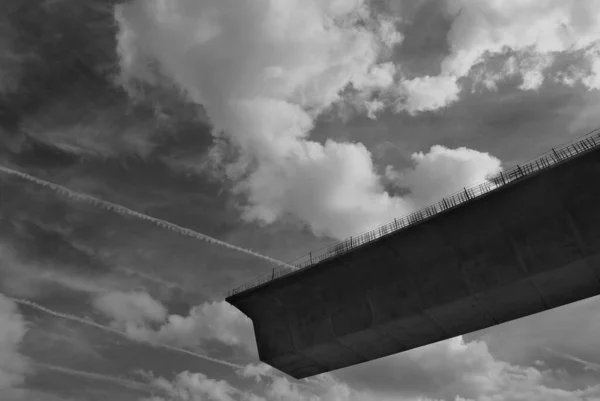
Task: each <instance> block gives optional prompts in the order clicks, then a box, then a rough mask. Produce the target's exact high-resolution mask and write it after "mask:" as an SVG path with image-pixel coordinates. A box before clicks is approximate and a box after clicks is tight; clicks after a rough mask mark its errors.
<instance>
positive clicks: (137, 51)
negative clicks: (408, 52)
mask: <svg viewBox="0 0 600 401" xmlns="http://www.w3.org/2000/svg"><path fill="white" fill-rule="evenodd" d="M116 17H117V20H118V22H119V27H120V33H119V37H118V39H119V52H120V55H121V81H122V82H123V83H124V84H125V85H126V86H128V85H129V87H131V85H133V84H134V83H135V82H140V81H141V82H145V83H147V84H151V85H167V86H169V85H172V84H174V85H176V86H177V87H178V88H180V89H181V91H183V92H184V93H185V95H186V96H187V97H188V98H189V99H191V100H192V101H195V102H197V103H200V104H202V105H203V107H204V108H205V109H206V111H207V114H208V116H209V117H210V119H211V121H212V124H213V125H214V132H215V135H217V133H221V132H225V133H226V135H227V136H228V139H229V140H230V142H231V144H232V146H234V147H235V148H236V149H237V150H238V151H239V154H240V157H239V159H237V160H236V161H235V162H233V163H230V164H229V165H228V167H227V168H226V169H225V171H226V173H225V175H226V177H227V178H229V179H231V180H232V181H233V183H234V185H233V188H232V192H233V193H234V194H236V195H238V196H239V197H240V199H242V201H241V209H242V216H243V218H244V219H246V220H247V221H258V222H260V223H266V224H269V223H272V222H274V221H276V220H278V219H282V218H286V217H290V216H291V217H292V218H293V219H296V220H298V221H300V222H302V223H304V224H306V225H308V226H309V227H310V228H311V229H312V231H313V232H314V233H315V234H316V235H327V236H331V237H336V238H344V237H346V236H348V235H352V234H355V233H357V232H360V231H364V230H365V229H367V228H369V227H373V226H376V225H378V224H381V223H384V222H386V221H388V220H390V219H392V218H393V217H395V216H397V215H401V214H404V213H406V212H408V211H409V210H410V208H409V203H408V202H406V201H405V200H404V199H402V198H400V197H396V196H392V195H390V194H389V193H388V192H386V191H385V189H384V188H383V186H382V183H381V178H382V177H381V176H380V175H379V174H378V172H377V169H376V166H375V165H374V164H373V160H372V157H371V153H370V152H369V151H368V150H367V149H366V148H365V147H364V146H363V145H362V144H359V143H347V142H345V143H340V142H335V141H332V140H328V141H326V142H325V143H320V142H316V141H313V140H310V139H309V135H310V132H311V130H312V129H313V126H314V120H315V118H316V117H317V116H318V115H320V114H321V113H323V112H325V111H327V110H329V109H330V108H331V107H332V105H334V104H335V103H336V102H340V101H346V100H348V98H347V93H351V94H353V95H348V96H350V97H351V98H352V100H351V101H354V102H356V101H358V102H359V103H361V104H363V106H362V107H364V109H366V110H368V112H369V113H370V114H371V115H375V114H376V113H377V112H378V111H380V110H382V109H383V108H385V107H387V106H389V105H391V104H394V105H395V106H396V108H397V109H404V110H408V111H410V112H417V111H423V110H431V109H435V108H438V107H440V105H441V104H443V103H445V102H448V101H452V100H454V99H456V96H457V93H458V86H457V84H456V80H455V79H454V78H452V77H450V76H449V77H447V78H439V77H424V78H415V79H411V80H407V81H398V79H397V75H398V74H399V71H398V70H397V68H396V66H395V65H394V64H392V63H390V62H388V61H386V60H385V55H386V53H389V50H390V48H391V47H393V46H394V45H396V44H398V43H400V42H401V41H402V35H401V34H400V33H399V32H397V31H396V28H395V21H394V19H393V18H391V17H384V16H381V15H378V14H377V13H376V12H374V11H373V10H370V9H369V7H368V3H367V2H365V1H363V0H336V1H333V0H328V1H316V0H311V1H298V0H285V1H278V2H268V1H258V2H251V3H245V2H238V1H235V0H227V1H223V0H219V1H216V0H215V1H211V0H205V1H191V0H179V1H175V2H166V1H161V0H152V1H133V2H130V3H128V4H124V5H122V6H119V7H118V8H117V13H116ZM347 88H352V89H351V90H350V91H349V92H348V91H346V89H347ZM376 93H381V94H382V99H383V100H377V97H373V96H374V95H375V94H376Z"/></svg>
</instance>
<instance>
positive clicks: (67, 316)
mask: <svg viewBox="0 0 600 401" xmlns="http://www.w3.org/2000/svg"><path fill="white" fill-rule="evenodd" d="M6 297H7V298H9V299H11V300H12V301H14V302H16V303H18V304H21V305H27V306H29V307H31V308H34V309H37V310H39V311H42V312H44V313H47V314H49V315H52V316H54V317H58V318H61V319H66V320H71V321H73V322H77V323H81V324H84V325H87V326H91V327H95V328H97V329H100V330H103V331H106V332H109V333H113V334H117V335H119V336H121V337H124V338H126V339H128V340H131V341H139V342H141V343H143V344H147V345H150V346H153V347H158V348H163V349H168V350H170V351H175V352H179V353H182V354H186V355H190V356H193V357H196V358H200V359H204V360H207V361H210V362H215V363H219V364H221V365H225V366H228V367H230V368H234V369H243V368H244V366H243V365H238V364H235V363H231V362H227V361H223V360H221V359H217V358H212V357H210V356H207V355H202V354H198V353H196V352H193V351H189V350H186V349H184V348H179V347H175V346H172V345H168V344H163V343H159V342H154V341H143V340H134V339H132V338H131V337H130V336H128V335H127V333H125V332H123V331H121V330H117V329H114V328H112V327H109V326H105V325H103V324H100V323H96V322H94V321H93V320H91V319H83V318H80V317H77V316H74V315H70V314H68V313H61V312H57V311H54V310H52V309H48V308H46V307H44V306H42V305H39V304H36V303H35V302H31V301H28V300H26V299H20V298H13V297H9V296H6Z"/></svg>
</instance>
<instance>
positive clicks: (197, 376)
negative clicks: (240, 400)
mask: <svg viewBox="0 0 600 401" xmlns="http://www.w3.org/2000/svg"><path fill="white" fill-rule="evenodd" d="M152 384H153V385H154V386H155V387H156V388H157V389H160V390H161V391H162V392H164V393H166V394H167V397H168V398H161V397H154V398H151V399H145V400H146V401H149V400H155V401H159V400H171V399H172V400H176V399H185V400H204V399H207V400H211V401H234V400H235V399H236V398H237V397H235V398H234V396H236V395H238V394H241V392H240V391H239V390H238V389H236V388H235V387H233V386H232V385H230V384H229V383H228V382H227V381H225V380H214V379H211V378H209V377H207V376H206V375H204V374H202V373H190V372H187V371H186V372H181V373H179V374H178V375H177V376H176V377H175V379H174V380H173V382H170V381H168V380H166V379H164V378H162V377H158V378H153V380H152Z"/></svg>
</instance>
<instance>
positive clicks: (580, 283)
mask: <svg viewBox="0 0 600 401" xmlns="http://www.w3.org/2000/svg"><path fill="white" fill-rule="evenodd" d="M599 205H600V132H599V131H597V130H596V131H593V132H591V133H589V134H587V135H586V136H584V137H582V138H580V139H579V140H577V141H576V142H572V143H570V144H566V145H563V146H561V147H560V148H555V149H552V150H551V151H549V152H548V153H546V154H544V155H542V156H541V157H539V158H537V159H535V160H533V161H531V162H528V163H525V164H522V165H518V166H515V167H514V168H512V169H510V170H508V171H506V172H503V173H501V174H499V175H497V176H494V177H491V178H489V179H488V180H487V181H485V182H484V183H482V184H479V185H476V186H474V187H470V188H464V189H463V190H462V191H460V192H458V193H456V194H454V195H452V196H449V197H447V198H444V199H442V200H441V201H440V202H438V203H437V204H435V205H431V206H429V207H427V208H425V209H423V210H420V211H418V212H415V213H412V214H410V215H408V216H404V217H402V218H398V219H395V220H394V221H392V222H390V223H388V224H386V225H384V226H381V227H378V228H377V229H375V230H371V231H368V232H366V233H363V234H361V235H359V236H355V237H351V238H348V239H347V240H345V241H343V242H341V243H339V244H336V245H333V246H329V247H326V248H323V249H320V250H318V251H314V252H311V253H310V254H308V255H306V256H304V257H302V258H301V259H299V260H297V261H295V262H291V263H290V264H286V265H282V266H278V267H276V268H274V269H272V270H271V271H269V272H268V274H265V275H264V276H261V277H259V278H258V279H256V280H254V281H253V282H251V283H248V284H245V285H243V286H241V287H238V288H236V289H234V290H232V291H231V292H230V293H229V294H228V297H227V298H226V300H227V302H229V303H230V304H231V305H233V306H235V307H237V308H238V309H239V310H240V311H242V312H243V313H244V314H245V315H246V316H248V317H249V318H250V319H252V322H253V324H254V332H255V335H256V341H257V346H258V352H259V358H260V360H261V361H263V362H265V363H267V364H269V365H271V366H273V367H275V368H276V369H278V370H280V371H282V372H284V373H287V374H288V375H290V376H292V377H294V378H296V379H301V378H305V377H309V376H313V375H316V374H320V373H324V372H330V371H333V370H336V369H340V368H343V367H347V366H351V365H355V364H359V363H363V362H366V361H371V360H374V359H377V358H381V357H384V356H388V355H392V354H395V353H398V352H403V351H406V350H410V349H413V348H416V347H420V346H423V345H427V344H431V343H434V342H437V341H441V340H445V339H448V338H452V337H455V336H458V335H462V334H466V333H469V332H473V331H476V330H480V329H483V328H486V327H490V326H494V325H497V324H500V323H503V322H507V321H510V320H513V319H518V318H521V317H524V316H528V315H531V314H535V313H539V312H542V311H545V310H548V309H552V308H556V307H558V306H562V305H565V304H568V303H571V302H575V301H579V300H582V299H585V298H588V297H592V296H595V295H598V294H600V206H599Z"/></svg>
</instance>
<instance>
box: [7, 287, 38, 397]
mask: <svg viewBox="0 0 600 401" xmlns="http://www.w3.org/2000/svg"><path fill="white" fill-rule="evenodd" d="M26 332H27V326H26V324H25V321H24V320H23V317H22V316H21V314H20V313H19V311H18V310H17V307H16V305H15V303H14V302H12V301H11V300H10V299H8V298H6V297H5V296H4V295H2V294H0V391H1V392H3V394H5V393H4V392H9V390H12V389H14V388H15V387H18V386H20V385H21V384H23V382H24V380H25V375H26V374H27V373H29V372H30V371H31V365H30V363H29V360H28V359H27V358H26V357H25V356H23V355H22V354H21V353H20V352H19V346H20V344H21V341H22V340H23V337H24V336H25V333H26Z"/></svg>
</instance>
